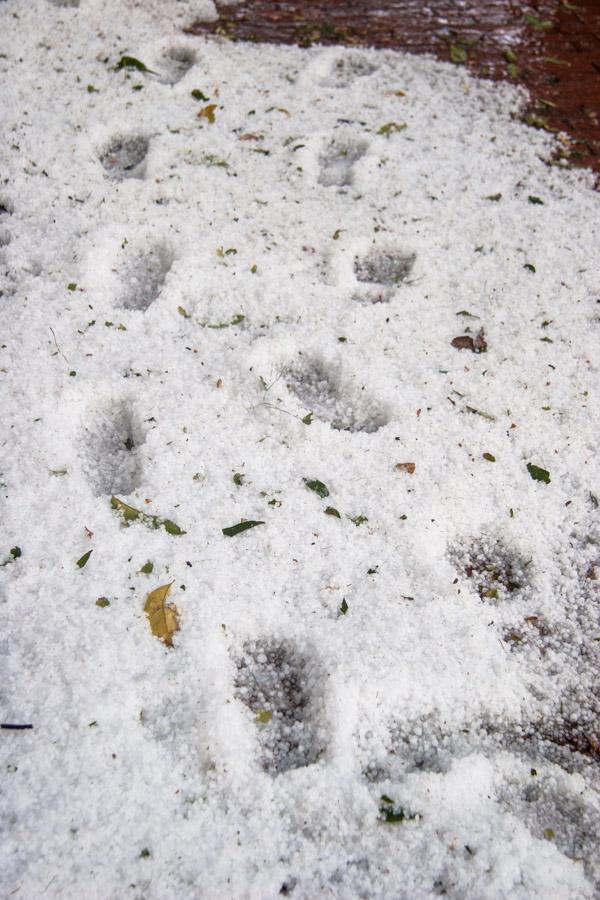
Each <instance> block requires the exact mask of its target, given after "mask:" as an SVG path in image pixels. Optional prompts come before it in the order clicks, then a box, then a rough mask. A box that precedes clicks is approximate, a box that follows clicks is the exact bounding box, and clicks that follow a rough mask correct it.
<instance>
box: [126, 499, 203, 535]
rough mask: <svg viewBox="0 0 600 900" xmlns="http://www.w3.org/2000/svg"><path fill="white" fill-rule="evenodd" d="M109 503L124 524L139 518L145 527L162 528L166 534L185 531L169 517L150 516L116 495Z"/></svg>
mask: <svg viewBox="0 0 600 900" xmlns="http://www.w3.org/2000/svg"><path fill="white" fill-rule="evenodd" d="M110 505H111V507H112V508H113V509H115V510H116V511H117V512H118V513H120V515H121V516H123V519H124V524H125V525H126V526H129V525H130V524H131V522H136V521H138V520H139V521H140V522H141V524H142V525H145V526H146V528H152V529H153V530H156V529H158V528H164V529H165V531H166V532H167V534H174V535H181V534H185V533H186V532H185V531H182V529H181V528H180V527H179V525H176V524H175V522H172V521H171V519H161V518H160V516H150V515H148V513H144V512H141V511H140V510H139V509H135V507H133V506H129V504H128V503H124V502H123V501H122V500H119V498H118V497H111V498H110Z"/></svg>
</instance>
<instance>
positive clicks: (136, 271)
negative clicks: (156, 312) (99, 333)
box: [117, 244, 173, 312]
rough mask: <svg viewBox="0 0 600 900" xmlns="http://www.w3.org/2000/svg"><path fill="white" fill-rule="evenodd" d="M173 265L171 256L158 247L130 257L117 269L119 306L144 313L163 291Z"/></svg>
mask: <svg viewBox="0 0 600 900" xmlns="http://www.w3.org/2000/svg"><path fill="white" fill-rule="evenodd" d="M172 264H173V255H172V254H171V252H170V251H169V250H168V248H167V247H165V246H163V245H161V244H155V245H154V246H153V247H152V248H151V249H150V250H147V251H145V252H133V253H131V255H129V256H128V257H127V258H126V259H125V261H124V262H123V264H122V266H121V267H120V269H119V277H120V280H121V291H120V294H119V297H118V299H117V302H118V305H119V306H121V307H122V308H123V309H136V310H139V311H141V312H145V311H146V310H147V309H148V307H149V306H150V305H151V304H152V303H154V301H155V300H156V298H157V297H158V296H159V294H160V292H161V291H162V289H163V287H164V284H165V279H166V277H167V275H168V274H169V271H170V269H171V266H172Z"/></svg>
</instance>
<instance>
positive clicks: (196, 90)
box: [190, 88, 210, 103]
mask: <svg viewBox="0 0 600 900" xmlns="http://www.w3.org/2000/svg"><path fill="white" fill-rule="evenodd" d="M190 93H191V95H192V97H193V98H194V100H202V102H203V103H208V101H209V100H210V97H207V96H206V94H203V93H202V91H201V90H200V89H199V88H194V90H193V91H190Z"/></svg>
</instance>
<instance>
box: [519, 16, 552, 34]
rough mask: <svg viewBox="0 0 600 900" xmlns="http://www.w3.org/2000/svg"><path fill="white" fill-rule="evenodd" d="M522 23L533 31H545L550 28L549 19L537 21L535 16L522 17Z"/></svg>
mask: <svg viewBox="0 0 600 900" xmlns="http://www.w3.org/2000/svg"><path fill="white" fill-rule="evenodd" d="M523 21H524V22H525V24H526V25H530V26H531V27H532V28H533V30H534V31H546V30H547V29H548V28H552V22H551V21H550V19H538V17H537V16H532V15H530V14H529V13H526V14H525V15H524V16H523Z"/></svg>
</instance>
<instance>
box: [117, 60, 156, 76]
mask: <svg viewBox="0 0 600 900" xmlns="http://www.w3.org/2000/svg"><path fill="white" fill-rule="evenodd" d="M121 69H137V70H138V72H147V73H148V74H149V75H158V72H153V71H152V69H149V68H148V66H146V65H145V63H143V62H142V61H141V60H140V59H136V58H135V56H122V57H121V59H120V60H119V62H118V63H117V65H116V66H115V71H116V72H119V71H120V70H121Z"/></svg>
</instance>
